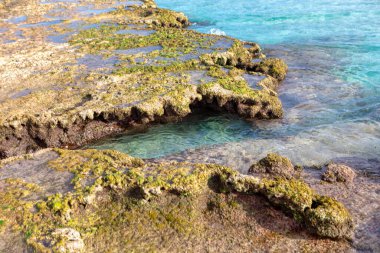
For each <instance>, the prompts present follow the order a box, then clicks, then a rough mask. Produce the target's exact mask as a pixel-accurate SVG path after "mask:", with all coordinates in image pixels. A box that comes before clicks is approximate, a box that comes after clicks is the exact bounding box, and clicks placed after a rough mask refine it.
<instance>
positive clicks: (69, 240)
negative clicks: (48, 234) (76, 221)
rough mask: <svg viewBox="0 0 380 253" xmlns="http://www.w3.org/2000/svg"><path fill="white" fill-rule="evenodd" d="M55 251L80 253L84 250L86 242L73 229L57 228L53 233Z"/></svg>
mask: <svg viewBox="0 0 380 253" xmlns="http://www.w3.org/2000/svg"><path fill="white" fill-rule="evenodd" d="M52 236H53V249H54V251H55V252H62V253H80V252H83V250H84V242H83V240H82V237H81V235H80V233H79V232H78V231H76V230H75V229H72V228H57V229H56V230H55V231H54V232H53V233H52Z"/></svg>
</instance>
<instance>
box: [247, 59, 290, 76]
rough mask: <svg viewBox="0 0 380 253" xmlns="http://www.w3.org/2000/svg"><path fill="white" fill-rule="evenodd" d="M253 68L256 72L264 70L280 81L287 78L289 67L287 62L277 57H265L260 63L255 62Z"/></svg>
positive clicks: (263, 71)
mask: <svg viewBox="0 0 380 253" xmlns="http://www.w3.org/2000/svg"><path fill="white" fill-rule="evenodd" d="M252 70H253V71H256V72H262V73H265V74H268V75H270V76H272V77H274V78H276V79H277V80H279V81H282V80H284V79H285V76H286V72H287V71H288V67H287V65H286V64H285V62H284V61H283V60H281V59H277V58H268V59H264V60H262V61H261V62H259V63H255V64H254V65H253V66H252Z"/></svg>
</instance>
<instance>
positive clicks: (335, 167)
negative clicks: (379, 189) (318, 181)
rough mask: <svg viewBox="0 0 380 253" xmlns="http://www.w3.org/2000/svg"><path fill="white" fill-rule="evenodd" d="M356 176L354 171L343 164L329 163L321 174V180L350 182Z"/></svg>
mask: <svg viewBox="0 0 380 253" xmlns="http://www.w3.org/2000/svg"><path fill="white" fill-rule="evenodd" d="M355 177H356V173H355V171H354V170H353V169H352V168H350V167H348V166H346V165H343V164H336V163H330V164H328V165H327V166H326V171H325V173H324V174H323V175H322V180H324V181H327V182H330V183H334V182H343V183H352V182H353V181H354V178H355Z"/></svg>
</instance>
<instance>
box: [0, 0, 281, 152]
mask: <svg viewBox="0 0 380 253" xmlns="http://www.w3.org/2000/svg"><path fill="white" fill-rule="evenodd" d="M78 4H79V3H78ZM85 4H86V1H83V3H82V2H81V3H80V5H81V6H82V5H85ZM63 5H65V4H63ZM54 6H55V4H52V6H51V8H53V7H54ZM56 7H57V6H56ZM59 7H60V8H61V7H62V6H59ZM57 8H58V7H57ZM70 8H72V6H70ZM82 8H83V6H82ZM39 11H40V12H41V19H44V15H42V14H43V13H44V11H48V10H45V9H39ZM45 14H46V13H45ZM45 16H46V15H45ZM78 21H80V22H83V23H87V24H88V26H89V27H92V28H86V29H84V28H83V27H82V26H80V27H79V28H78V26H75V25H70V24H71V23H70V22H74V23H75V22H78ZM57 22H58V21H57ZM105 23H106V24H107V25H105ZM111 24H112V25H111ZM188 25H189V21H188V19H187V17H186V16H185V15H183V14H182V13H177V12H174V11H171V10H166V9H161V8H157V7H156V6H155V4H154V1H143V2H142V3H141V4H140V5H139V4H134V5H131V6H128V8H124V7H119V8H116V9H115V10H113V11H111V12H105V13H102V14H98V15H94V16H90V17H88V16H84V17H80V16H79V17H78V18H76V19H75V20H72V21H70V20H66V21H65V22H64V23H62V24H60V25H57V27H55V29H53V30H54V34H50V33H47V31H46V30H45V29H42V28H41V29H40V28H38V27H37V28H34V29H30V28H27V27H26V28H23V29H24V30H25V31H24V33H25V34H30V35H31V37H33V36H34V37H38V38H39V39H38V40H36V39H33V40H29V39H25V40H22V41H20V42H16V43H15V44H9V45H8V44H5V45H4V47H3V48H2V49H1V50H2V55H4V57H3V58H2V59H0V63H1V64H2V66H1V69H2V71H1V72H0V78H2V79H3V80H6V81H5V84H4V85H3V86H2V87H0V89H1V90H0V101H1V103H0V159H2V158H6V157H10V156H14V155H19V154H25V153H30V152H34V151H36V150H38V149H42V148H47V147H68V148H76V147H79V146H82V145H84V144H86V143H88V142H90V141H93V140H97V139H100V138H102V137H105V136H108V135H111V134H115V133H120V132H123V131H125V130H126V129H129V128H133V127H135V126H138V125H142V124H149V123H155V122H167V121H172V120H178V119H179V118H183V117H185V116H187V115H189V114H190V113H192V112H193V111H200V110H218V111H221V112H224V113H225V112H228V113H233V114H237V115H239V116H241V117H243V118H246V119H272V118H279V117H282V113H283V112H282V105H281V102H280V100H279V98H278V95H277V93H276V92H275V89H276V88H277V86H278V83H279V82H280V81H281V80H282V79H283V78H284V76H285V73H286V68H287V67H286V65H285V63H284V62H283V61H282V60H280V59H265V56H264V55H263V54H262V53H261V51H260V47H259V46H258V45H257V44H255V43H247V42H242V41H239V40H236V39H233V38H229V37H226V36H217V35H210V34H202V33H198V32H195V31H191V30H187V29H184V28H185V27H186V26H188ZM73 27H74V28H73ZM75 27H77V28H75ZM130 27H135V28H136V30H134V32H133V33H132V34H128V33H127V34H124V32H125V31H126V29H127V32H128V29H130ZM75 29H78V30H75ZM68 31H70V32H71V33H72V34H73V35H72V36H69V37H68V38H67V39H68V41H67V42H68V43H64V44H56V43H48V42H47V41H46V40H47V39H48V38H50V37H51V36H58V37H60V36H64V35H65V34H66V32H68ZM37 35H38V36H37ZM6 36H7V35H6ZM9 36H11V35H9ZM34 37H33V38H34ZM17 43H20V44H19V45H18V44H17ZM21 46H22V47H23V51H22V52H20V51H19V50H18V48H20V47H21ZM253 60H255V62H253ZM256 61H257V62H256ZM20 62H21V63H22V64H20ZM110 62H112V63H111V64H110ZM194 71H198V72H203V74H204V76H206V77H207V78H205V80H201V81H200V83H197V82H194V80H192V74H191V73H192V72H194ZM35 73H39V74H38V75H36V74H35ZM251 74H252V75H262V76H263V77H264V79H263V80H261V81H260V86H261V87H262V89H254V88H251V87H250V85H249V83H248V82H247V81H246V80H245V79H244V75H251ZM21 77H22V78H21ZM20 78H21V79H20ZM20 104H22V105H23V106H19V105H20Z"/></svg>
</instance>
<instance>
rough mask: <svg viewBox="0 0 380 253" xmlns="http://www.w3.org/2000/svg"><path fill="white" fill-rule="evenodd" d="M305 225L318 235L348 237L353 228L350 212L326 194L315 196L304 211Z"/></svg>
mask: <svg viewBox="0 0 380 253" xmlns="http://www.w3.org/2000/svg"><path fill="white" fill-rule="evenodd" d="M305 222H306V224H307V227H308V228H309V229H310V230H311V231H312V232H313V233H316V234H317V235H319V236H322V237H329V238H349V237H350V235H351V233H352V230H353V221H352V217H351V215H350V213H349V212H348V211H347V209H346V208H345V207H344V206H343V204H342V203H340V202H338V201H336V200H335V199H332V198H330V197H326V196H316V197H315V198H314V200H313V204H312V206H311V208H308V209H307V210H306V211H305Z"/></svg>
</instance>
